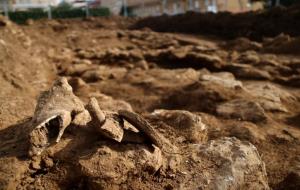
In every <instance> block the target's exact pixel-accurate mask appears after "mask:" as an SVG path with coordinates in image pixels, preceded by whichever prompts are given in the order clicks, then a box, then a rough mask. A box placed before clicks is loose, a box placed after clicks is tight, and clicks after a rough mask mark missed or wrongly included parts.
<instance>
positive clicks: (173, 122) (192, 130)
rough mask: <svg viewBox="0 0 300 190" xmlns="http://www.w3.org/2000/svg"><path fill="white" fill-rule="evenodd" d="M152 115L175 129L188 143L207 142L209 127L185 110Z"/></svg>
mask: <svg viewBox="0 0 300 190" xmlns="http://www.w3.org/2000/svg"><path fill="white" fill-rule="evenodd" d="M151 115H152V116H154V117H155V118H157V119H159V120H162V121H163V122H165V123H166V124H168V125H169V126H171V127H173V128H174V129H175V130H176V131H177V133H178V134H179V135H180V136H184V138H185V140H186V141H188V142H192V143H200V142H205V141H206V140H207V127H206V125H205V124H203V123H202V121H201V117H200V116H198V115H195V114H193V113H191V112H188V111H183V110H155V111H154V112H153V113H152V114H151Z"/></svg>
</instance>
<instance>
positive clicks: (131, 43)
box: [0, 18, 300, 189]
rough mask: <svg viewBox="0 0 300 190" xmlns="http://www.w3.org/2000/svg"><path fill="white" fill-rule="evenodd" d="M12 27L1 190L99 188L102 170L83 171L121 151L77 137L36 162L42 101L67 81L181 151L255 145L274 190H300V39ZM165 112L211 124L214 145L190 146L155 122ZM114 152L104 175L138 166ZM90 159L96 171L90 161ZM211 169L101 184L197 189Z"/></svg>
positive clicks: (2, 62)
mask: <svg viewBox="0 0 300 190" xmlns="http://www.w3.org/2000/svg"><path fill="white" fill-rule="evenodd" d="M1 19H2V20H1V21H0V34H1V35H0V50H1V51H0V83H1V84H0V86H1V90H0V173H1V176H0V189H15V188H17V189H23V188H24V189H25V188H27V189H98V188H99V186H97V184H96V183H93V180H94V179H93V178H92V180H91V178H90V176H93V174H91V171H85V170H84V171H83V169H82V167H77V166H78V163H80V164H81V166H82V165H84V166H85V168H87V169H86V170H89V169H94V170H97V168H95V167H96V164H95V163H94V162H93V160H94V161H95V160H96V161H97V159H96V158H97V156H95V155H96V153H95V151H96V150H97V147H100V146H104V145H105V146H106V144H112V142H110V141H107V140H104V141H103V140H102V139H101V137H98V136H95V135H91V134H90V133H87V132H81V133H80V135H78V134H77V133H76V131H75V132H74V131H72V130H69V131H67V132H66V134H65V135H64V136H63V139H62V141H61V144H58V145H57V146H54V147H52V150H51V151H52V153H51V152H50V153H49V154H48V156H47V157H44V158H42V161H40V160H38V161H36V160H30V159H29V158H28V156H27V150H28V143H27V140H26V138H27V136H26V134H28V123H29V120H30V118H31V117H32V115H33V112H34V108H35V105H36V100H37V97H38V95H39V93H40V92H41V91H43V90H45V89H47V88H49V87H50V85H51V84H52V83H53V81H54V80H55V78H57V77H59V76H65V77H67V78H68V81H69V83H70V84H71V86H72V87H73V90H74V93H75V94H76V95H77V96H78V97H79V98H80V99H81V100H83V101H84V102H85V103H87V101H88V99H89V98H90V97H96V98H97V100H98V102H99V104H100V107H101V108H102V109H104V110H112V111H116V110H118V109H131V110H133V111H135V112H137V113H139V114H142V115H143V116H144V117H145V118H146V119H147V120H148V121H150V122H151V123H152V124H153V126H154V127H155V128H156V129H157V130H158V131H159V132H160V133H161V134H163V135H164V137H165V138H167V139H168V140H169V141H171V142H172V144H175V145H176V146H177V147H178V149H179V150H183V149H184V147H187V146H189V145H191V144H194V143H199V142H203V141H209V140H215V139H220V138H222V137H236V138H237V139H239V140H242V141H249V142H251V143H252V144H253V145H254V146H255V147H256V148H257V149H258V152H259V154H260V156H261V158H262V160H263V161H264V163H265V166H266V171H267V177H268V181H267V183H268V184H269V186H270V188H272V189H296V188H298V187H299V186H296V187H295V186H293V185H291V183H292V184H294V183H296V182H291V183H288V182H289V180H293V179H291V178H290V177H289V176H290V175H291V171H292V170H294V168H295V165H299V163H300V157H299V155H300V57H299V53H300V48H298V47H299V46H297V44H298V43H297V42H299V40H298V39H297V36H295V35H294V36H293V37H290V36H288V35H285V34H282V35H280V36H277V37H272V38H268V39H266V40H265V41H264V42H262V41H261V42H254V41H250V40H249V39H247V38H236V39H234V40H223V39H221V38H219V37H218V36H213V37H212V36H211V35H210V36H209V37H207V36H205V35H200V34H195V32H194V34H183V33H168V32H167V31H166V32H165V33H159V32H154V31H152V30H151V29H150V28H147V26H146V25H145V27H144V26H143V28H141V29H139V30H130V29H128V28H132V27H131V26H132V25H133V24H134V23H135V22H136V20H133V19H128V20H124V19H121V18H107V19H104V18H89V19H76V20H51V21H49V20H41V21H30V22H28V23H27V24H26V25H22V26H17V25H15V24H13V23H10V22H7V21H6V20H5V19H3V18H1ZM282 47H284V48H283V50H282ZM289 49H290V50H291V51H289ZM281 50H282V51H281ZM245 102H250V103H247V104H245ZM228 104H230V105H228ZM244 104H245V105H244ZM249 105H255V106H249ZM232 107H233V108H232ZM157 109H168V110H186V111H189V112H191V113H193V114H195V115H197V116H200V117H201V118H202V122H203V123H204V124H205V125H206V127H207V131H208V134H207V137H206V139H205V140H202V139H201V140H199V139H197V137H195V138H196V139H190V138H189V135H190V134H188V135H187V136H186V135H185V134H181V133H184V131H181V130H176V129H173V128H172V127H170V126H167V125H166V124H165V123H163V122H162V121H160V120H159V119H157V118H155V117H154V116H153V112H154V111H155V110H157ZM232 109H233V110H234V111H233V112H232V111H231V110H232ZM237 112H238V113H237ZM85 135H87V136H88V138H85V137H84V136H85ZM70 142H71V143H70ZM128 146H129V147H130V148H124V147H123V146H122V147H118V146H117V145H114V144H113V145H112V147H113V148H112V149H115V150H118V151H119V152H122V151H129V149H130V151H132V150H134V149H139V148H138V147H136V146H138V145H128ZM141 146H143V145H141ZM110 151H112V150H110ZM53 152H54V153H53ZM104 152H105V151H104ZM97 154H99V155H100V154H101V152H97ZM103 154H106V153H103ZM107 154H108V155H110V156H108V155H107V156H103V159H107V160H104V161H103V162H104V163H106V165H107V168H98V170H109V169H110V168H111V169H116V168H118V170H119V171H120V172H121V173H122V172H124V171H123V170H122V167H125V168H126V167H127V168H129V167H130V166H129V164H128V165H125V166H122V165H118V159H116V156H115V155H114V152H109V153H107ZM191 154H192V153H191ZM119 155H120V154H119ZM91 156H92V159H91ZM86 159H91V161H89V162H87V163H84V161H85V160H86ZM114 159H115V160H114ZM184 159H187V160H188V158H187V157H185V158H184ZM184 159H183V160H184ZM297 160H298V161H297ZM96 161H95V162H96ZM205 163H210V162H209V161H206V162H205ZM212 165H213V164H212ZM200 166H201V167H200ZM200 166H199V165H198V166H197V167H193V165H192V163H190V165H189V164H186V165H184V166H183V165H181V166H174V168H173V170H176V171H181V174H180V172H179V174H178V175H175V176H173V175H171V174H170V173H168V171H164V172H156V173H155V174H153V173H151V172H145V171H142V170H141V171H138V172H137V173H129V174H127V173H126V174H124V175H127V178H126V182H124V181H122V180H121V179H120V180H121V181H122V182H120V183H118V182H116V184H118V185H117V186H113V185H109V184H105V183H104V184H101V185H100V186H101V187H102V188H104V189H118V188H120V189H180V188H179V184H180V183H181V180H183V178H184V177H182V176H184V175H186V176H190V178H191V179H192V178H193V177H195V179H196V178H197V175H196V174H199V175H202V174H201V171H202V169H203V168H209V167H216V166H215V165H213V166H211V165H201V164H200ZM96 172H100V173H101V171H96ZM191 173H193V175H192V174H191ZM299 173H300V172H299ZM299 173H298V175H299ZM99 175H100V174H99ZM298 177H299V176H298ZM298 180H299V178H298ZM199 183H201V182H199ZM95 184H96V185H95ZM298 184H299V181H298ZM98 185H99V184H98ZM183 189H184V188H183ZM189 189H197V186H196V185H195V186H190V188H189Z"/></svg>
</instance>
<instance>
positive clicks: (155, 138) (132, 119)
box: [118, 110, 165, 149]
mask: <svg viewBox="0 0 300 190" xmlns="http://www.w3.org/2000/svg"><path fill="white" fill-rule="evenodd" d="M118 113H119V115H120V116H121V117H122V118H123V119H125V120H126V121H128V122H129V123H130V124H132V125H133V126H134V127H136V128H137V129H138V130H139V131H140V132H141V133H143V134H144V135H145V136H147V137H148V138H149V139H150V140H151V141H152V143H153V144H154V145H156V146H157V147H159V148H161V149H163V148H164V145H165V143H164V140H163V139H162V138H161V137H160V136H159V134H158V133H157V132H156V131H155V129H154V128H153V127H152V126H151V124H150V123H148V122H147V121H146V120H145V119H144V118H143V117H141V116H140V115H138V114H136V113H134V112H130V111H127V110H119V111H118Z"/></svg>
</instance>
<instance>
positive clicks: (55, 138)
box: [29, 78, 91, 156]
mask: <svg viewBox="0 0 300 190" xmlns="http://www.w3.org/2000/svg"><path fill="white" fill-rule="evenodd" d="M72 118H74V119H73V120H72ZM90 120H91V118H90V115H89V113H88V112H87V110H85V108H84V105H83V103H82V102H81V100H80V99H79V98H78V97H76V96H75V95H74V94H73V91H72V87H71V86H70V85H69V84H68V82H67V79H66V78H59V79H58V80H56V81H55V82H54V84H53V86H52V87H51V88H50V89H49V90H48V91H45V92H43V93H42V94H41V95H40V97H39V99H38V102H37V106H36V109H35V113H34V116H33V118H32V121H31V123H32V127H33V130H32V132H31V133H30V143H31V147H30V150H29V155H30V156H34V155H40V154H41V153H42V152H43V150H44V149H46V148H47V147H48V146H50V145H51V144H53V143H55V142H56V143H57V142H59V141H60V139H61V137H62V135H63V133H64V131H65V129H66V127H67V126H69V125H70V124H71V123H73V124H75V125H86V124H87V123H88V122H89V121H90Z"/></svg>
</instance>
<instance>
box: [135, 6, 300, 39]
mask: <svg viewBox="0 0 300 190" xmlns="http://www.w3.org/2000/svg"><path fill="white" fill-rule="evenodd" d="M144 27H148V28H151V29H152V30H154V31H157V32H180V33H188V34H208V35H217V36H220V37H224V38H227V39H228V38H229V39H232V38H236V37H248V38H250V39H253V40H262V39H263V38H264V37H274V36H277V35H279V34H280V33H282V32H283V33H286V34H289V35H291V36H299V35H300V5H297V6H294V7H290V8H283V7H278V8H273V9H271V10H268V11H259V12H247V13H241V14H231V13H228V12H223V13H218V14H213V13H204V14H203V13H193V12H190V13H187V14H183V15H176V16H167V15H164V16H159V17H149V18H145V19H142V20H140V21H138V22H137V23H136V24H134V25H133V26H132V28H133V29H141V28H144Z"/></svg>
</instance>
